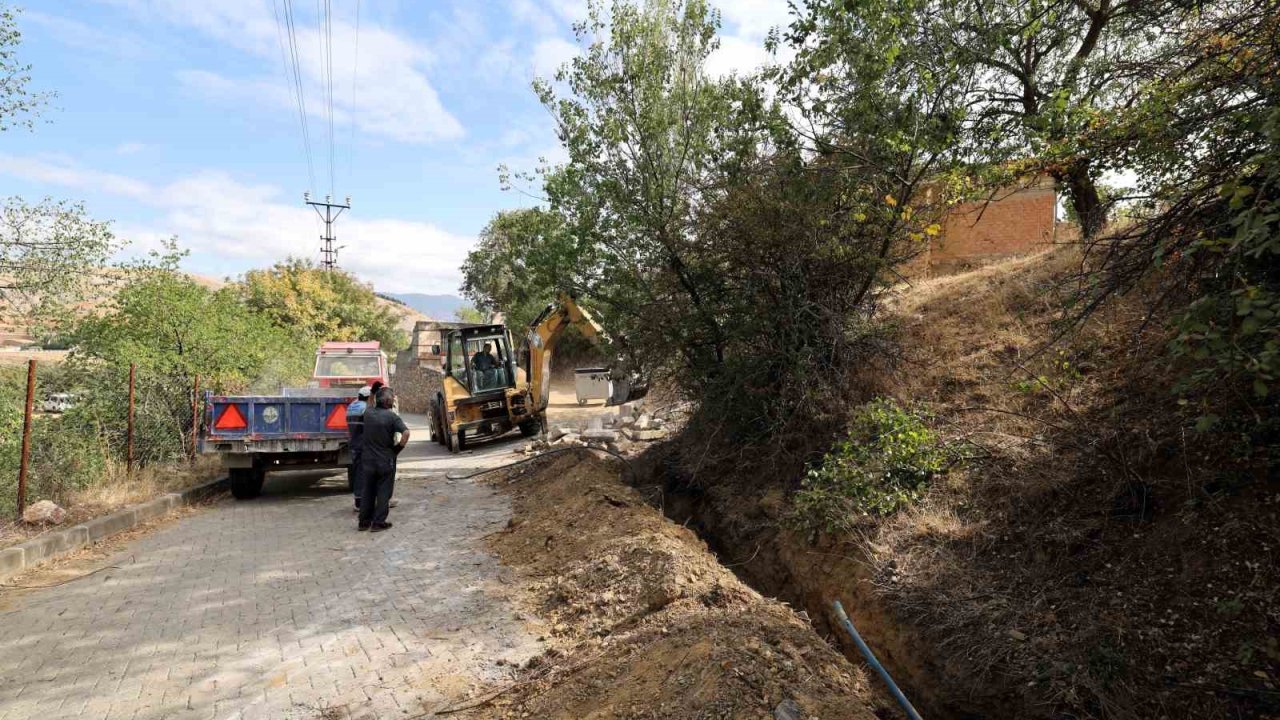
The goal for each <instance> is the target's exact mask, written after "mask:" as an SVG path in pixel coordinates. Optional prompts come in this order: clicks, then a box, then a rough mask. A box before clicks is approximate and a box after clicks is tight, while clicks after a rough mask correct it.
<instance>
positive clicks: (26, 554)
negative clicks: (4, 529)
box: [18, 532, 62, 567]
mask: <svg viewBox="0 0 1280 720" xmlns="http://www.w3.org/2000/svg"><path fill="white" fill-rule="evenodd" d="M18 547H20V548H22V554H23V561H24V562H25V563H26V565H27V567H31V566H32V565H35V564H36V563H38V562H41V561H43V560H48V559H49V558H51V557H53V556H55V555H57V554H58V553H59V552H62V533H60V532H51V533H45V534H44V535H38V536H36V537H33V538H31V539H30V540H28V541H26V542H24V543H21V544H20V545H18Z"/></svg>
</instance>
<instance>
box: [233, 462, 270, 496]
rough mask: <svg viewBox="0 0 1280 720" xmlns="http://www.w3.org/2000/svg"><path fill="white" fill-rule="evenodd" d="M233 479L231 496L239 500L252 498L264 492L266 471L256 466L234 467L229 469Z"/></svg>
mask: <svg viewBox="0 0 1280 720" xmlns="http://www.w3.org/2000/svg"><path fill="white" fill-rule="evenodd" d="M227 475H228V477H229V478H230V480H231V496H232V497H234V498H235V499H237V500H252V499H253V498H256V497H258V496H259V495H261V494H262V483H263V481H264V480H265V479H266V473H265V472H263V471H262V470H258V469H256V468H232V469H231V470H229V471H227Z"/></svg>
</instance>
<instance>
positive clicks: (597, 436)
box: [582, 429, 618, 443]
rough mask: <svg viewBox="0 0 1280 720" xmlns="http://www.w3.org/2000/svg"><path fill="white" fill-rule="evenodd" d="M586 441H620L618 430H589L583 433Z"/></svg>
mask: <svg viewBox="0 0 1280 720" xmlns="http://www.w3.org/2000/svg"><path fill="white" fill-rule="evenodd" d="M582 438H583V439H584V440H599V441H601V442H607V443H609V442H615V441H617V439H618V431H617V430H603V429H600V430H587V431H585V432H583V433H582Z"/></svg>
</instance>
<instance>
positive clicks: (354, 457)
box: [347, 385, 372, 512]
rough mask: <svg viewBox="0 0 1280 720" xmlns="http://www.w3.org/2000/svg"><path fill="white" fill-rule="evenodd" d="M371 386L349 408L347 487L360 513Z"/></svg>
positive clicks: (358, 392) (358, 394)
mask: <svg viewBox="0 0 1280 720" xmlns="http://www.w3.org/2000/svg"><path fill="white" fill-rule="evenodd" d="M371 393H372V391H371V389H370V388H369V386H367V385H366V386H365V387H362V388H360V389H359V390H357V391H356V399H355V402H353V403H351V404H350V405H348V406H347V434H348V437H349V438H350V440H349V441H348V443H347V447H348V448H350V450H351V464H350V465H348V466H347V485H348V486H350V487H351V492H352V493H353V494H354V495H355V500H356V508H355V509H356V512H359V511H360V495H361V494H362V493H363V492H364V477H363V476H362V475H361V474H360V457H361V455H362V451H363V450H364V413H365V410H367V409H368V406H369V396H370V394H371Z"/></svg>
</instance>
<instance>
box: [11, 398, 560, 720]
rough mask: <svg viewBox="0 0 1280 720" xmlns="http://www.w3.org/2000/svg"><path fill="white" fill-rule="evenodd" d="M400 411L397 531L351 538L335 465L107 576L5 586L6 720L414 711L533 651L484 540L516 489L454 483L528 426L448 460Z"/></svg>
mask: <svg viewBox="0 0 1280 720" xmlns="http://www.w3.org/2000/svg"><path fill="white" fill-rule="evenodd" d="M406 419H408V420H409V421H410V425H411V427H416V428H418V429H419V433H418V435H417V437H416V438H415V440H414V442H412V443H411V445H410V447H409V448H408V449H407V450H406V451H405V453H404V454H403V455H402V456H401V464H400V474H399V479H398V481H397V486H396V497H397V499H398V501H399V507H397V508H396V509H395V510H393V511H392V517H391V520H392V521H393V522H394V523H395V527H394V528H393V529H392V530H391V531H389V532H386V533H381V534H369V533H357V532H356V531H355V518H354V515H353V513H352V512H351V497H350V496H349V495H348V493H347V492H346V489H345V478H344V477H342V476H338V475H335V474H332V473H302V472H293V473H279V474H275V475H270V476H268V480H267V486H266V489H265V491H264V495H263V497H261V498H258V499H256V500H252V501H247V502H236V501H233V500H230V499H227V500H223V501H220V502H217V503H215V504H214V505H213V506H211V507H209V508H208V509H207V510H205V511H203V512H199V513H196V514H194V515H192V516H190V517H186V518H183V519H181V520H178V521H176V522H173V523H171V524H169V525H168V526H166V527H163V528H162V529H160V530H158V531H156V532H154V533H152V534H150V535H148V536H146V537H142V538H140V539H138V540H135V541H132V542H129V543H126V544H124V545H123V546H122V547H121V548H120V549H119V550H118V551H117V552H116V553H115V554H114V555H112V556H110V557H109V558H107V559H105V560H104V561H103V562H102V563H101V567H103V568H106V569H104V570H101V571H100V572H97V573H96V574H93V575H89V576H84V577H81V578H80V579H78V580H75V581H73V582H70V583H67V584H64V585H60V586H57V587H49V588H43V589H33V590H10V589H6V590H3V591H0V720H20V719H22V720H25V719H26V718H41V720H54V719H56V718H92V719H94V720H103V719H104V718H111V719H114V718H139V719H146V718H212V719H216V720H228V719H248V718H272V719H276V718H346V717H357V718H375V717H376V718H407V717H413V716H416V715H420V714H422V713H424V712H429V711H430V710H432V709H433V708H439V707H441V706H443V705H445V704H447V703H448V702H449V701H450V700H453V699H456V698H459V697H462V696H465V695H466V694H468V692H469V691H471V690H472V689H473V688H475V687H478V686H480V685H483V684H487V683H493V682H497V681H501V680H503V679H504V678H505V677H506V676H507V674H508V673H509V672H510V669H511V664H513V663H516V664H518V663H521V662H523V661H525V660H526V659H528V658H529V657H532V656H533V655H536V654H537V653H539V652H541V651H542V649H543V648H542V644H541V643H540V642H539V641H538V640H537V632H538V630H537V628H536V627H530V626H529V624H528V623H527V622H525V621H523V620H522V619H520V618H522V616H520V615H519V614H518V612H517V611H516V610H515V608H514V606H513V605H512V604H511V602H510V599H509V597H508V595H507V592H506V590H505V589H504V583H505V582H507V580H508V578H507V576H506V572H505V571H504V570H503V569H502V568H501V566H500V565H499V563H498V562H497V560H496V559H495V558H494V557H493V556H492V555H491V554H489V553H488V552H486V551H485V549H484V548H483V546H482V544H481V542H480V540H481V538H483V537H484V536H486V535H487V534H489V533H492V532H493V531H495V530H496V529H498V528H501V527H503V525H504V524H505V523H506V522H507V519H508V518H509V516H510V512H511V509H510V503H509V500H508V499H507V497H506V496H504V495H501V494H498V493H496V492H494V491H493V490H492V489H491V488H489V487H486V486H484V485H480V484H476V483H473V482H469V481H465V480H459V481H451V480H447V479H446V478H445V475H446V473H447V472H449V471H451V470H459V469H470V468H479V467H488V466H494V465H498V464H501V463H503V462H507V461H510V460H511V459H513V456H514V452H515V451H517V450H518V449H520V448H521V447H522V446H523V443H522V442H521V441H520V439H519V436H518V435H512V436H510V439H508V440H506V441H502V442H496V443H489V444H482V445H480V446H478V447H477V448H476V449H475V450H473V451H472V452H469V453H466V454H463V455H457V456H451V455H449V454H448V453H447V452H446V451H445V450H444V449H443V448H441V447H440V446H439V445H436V444H434V443H431V442H428V441H427V440H426V439H425V432H422V428H423V427H424V422H423V421H424V420H425V418H421V417H412V416H410V417H408V418H406ZM30 582H31V583H32V584H35V583H38V582H40V581H39V579H38V578H37V579H36V580H33V581H30Z"/></svg>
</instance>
